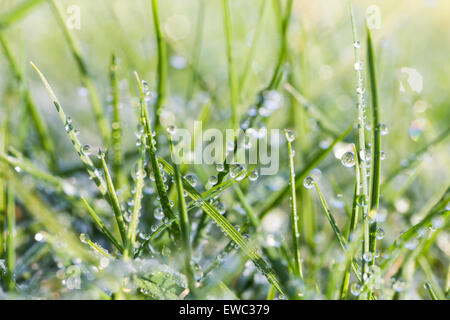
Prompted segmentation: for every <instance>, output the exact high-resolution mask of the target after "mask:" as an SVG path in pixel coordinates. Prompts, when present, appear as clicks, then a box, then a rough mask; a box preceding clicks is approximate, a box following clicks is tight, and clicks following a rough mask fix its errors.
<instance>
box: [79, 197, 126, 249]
mask: <svg viewBox="0 0 450 320" xmlns="http://www.w3.org/2000/svg"><path fill="white" fill-rule="evenodd" d="M81 201H83V203H84V205H85V206H86V209H87V210H88V212H89V214H90V216H91V217H92V219H93V220H94V222H95V223H96V224H97V226H98V227H99V228H100V230H101V231H102V232H103V233H104V234H105V236H106V237H108V239H109V240H110V241H111V243H112V244H113V245H114V246H115V247H116V248H117V249H118V250H119V251H120V252H123V247H122V246H121V245H120V243H119V241H117V239H116V237H114V235H113V234H112V232H111V231H109V229H108V228H107V227H106V225H105V224H104V223H103V222H102V220H101V219H100V217H99V216H98V215H97V213H96V212H95V210H94V209H93V208H92V207H91V206H90V205H89V203H88V202H87V200H86V199H85V198H84V197H81Z"/></svg>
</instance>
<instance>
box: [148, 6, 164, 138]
mask: <svg viewBox="0 0 450 320" xmlns="http://www.w3.org/2000/svg"><path fill="white" fill-rule="evenodd" d="M152 12H153V25H154V28H155V33H156V44H157V47H158V72H157V75H158V98H157V101H156V106H155V130H156V131H158V130H159V127H160V120H159V115H160V113H161V109H162V108H163V106H164V103H165V99H166V81H167V54H166V44H165V41H164V39H163V35H162V31H161V24H160V22H159V14H158V0H152Z"/></svg>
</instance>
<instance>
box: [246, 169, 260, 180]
mask: <svg viewBox="0 0 450 320" xmlns="http://www.w3.org/2000/svg"><path fill="white" fill-rule="evenodd" d="M258 177H259V173H258V171H257V170H253V171H252V173H250V175H249V176H248V178H249V179H250V181H256V180H258Z"/></svg>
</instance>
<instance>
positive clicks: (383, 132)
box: [379, 123, 389, 136]
mask: <svg viewBox="0 0 450 320" xmlns="http://www.w3.org/2000/svg"><path fill="white" fill-rule="evenodd" d="M379 129H380V135H382V136H385V135H387V134H388V133H389V128H388V126H387V125H386V124H384V123H380V125H379Z"/></svg>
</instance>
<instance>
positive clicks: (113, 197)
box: [99, 152, 128, 247]
mask: <svg viewBox="0 0 450 320" xmlns="http://www.w3.org/2000/svg"><path fill="white" fill-rule="evenodd" d="M99 156H100V160H101V163H102V168H103V173H104V174H105V180H106V187H107V189H108V197H109V203H110V204H111V206H112V208H113V211H114V216H115V218H116V222H117V226H118V228H119V233H120V237H121V238H122V243H123V245H124V247H126V246H127V244H128V241H127V232H126V230H125V223H124V219H123V213H122V209H121V207H120V202H119V198H118V197H117V193H116V189H115V187H114V183H113V181H112V178H111V174H110V173H109V169H108V166H107V165H106V161H105V154H104V153H103V152H100V153H99Z"/></svg>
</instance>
